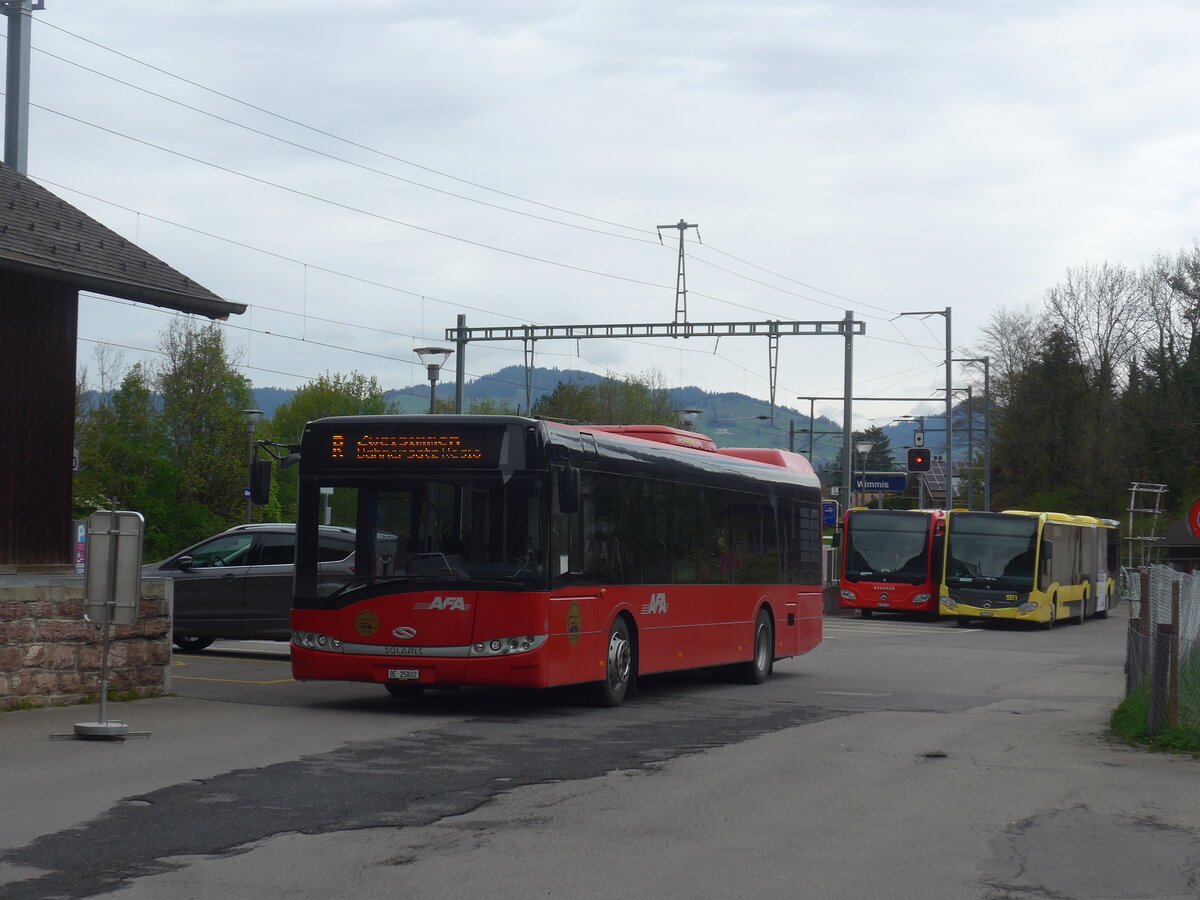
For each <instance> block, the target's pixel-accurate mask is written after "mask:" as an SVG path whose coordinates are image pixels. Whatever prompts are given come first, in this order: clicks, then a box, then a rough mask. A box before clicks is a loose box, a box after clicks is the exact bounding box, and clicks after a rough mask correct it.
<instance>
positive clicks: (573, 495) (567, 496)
mask: <svg viewBox="0 0 1200 900" xmlns="http://www.w3.org/2000/svg"><path fill="white" fill-rule="evenodd" d="M558 509H559V512H562V513H566V514H567V515H570V514H571V513H577V512H579V470H578V469H576V468H575V467H574V466H572V465H571V464H570V463H568V464H567V465H566V466H564V467H563V468H561V469H559V470H558Z"/></svg>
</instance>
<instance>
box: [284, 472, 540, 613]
mask: <svg viewBox="0 0 1200 900" xmlns="http://www.w3.org/2000/svg"><path fill="white" fill-rule="evenodd" d="M323 487H324V490H323V491H322V494H323V497H322V500H323V502H324V503H326V504H328V507H329V510H330V513H329V518H331V519H332V523H333V524H337V525H347V526H349V527H353V528H355V529H356V540H355V560H354V569H353V572H322V573H321V575H320V579H321V582H322V589H321V590H320V593H321V594H323V595H329V594H330V591H331V590H332V595H333V596H336V595H339V594H344V593H346V592H347V591H350V590H353V589H355V588H357V587H361V586H363V585H367V584H378V583H382V582H388V583H404V582H412V583H414V584H416V583H419V584H420V585H422V586H425V587H428V585H429V584H430V583H443V582H444V583H453V584H455V585H457V586H460V587H468V586H469V585H470V584H471V583H477V585H478V586H482V585H484V584H487V585H497V584H498V583H499V584H504V585H506V586H508V587H509V589H513V588H517V589H520V588H522V587H526V588H541V589H544V588H545V587H546V586H547V574H546V571H547V569H546V552H547V551H546V530H547V529H546V527H545V524H544V523H545V522H548V518H549V517H548V515H545V514H544V509H543V502H542V497H543V493H544V492H543V490H542V482H541V480H540V479H537V478H534V477H530V476H520V475H515V476H512V477H510V478H509V479H508V480H507V482H504V481H502V480H501V478H499V477H495V478H480V477H478V476H475V477H472V478H463V479H458V480H454V479H443V478H439V479H437V480H434V479H430V478H412V479H396V480H389V481H388V482H387V484H386V487H384V486H376V485H375V484H372V483H369V482H362V483H358V484H347V482H346V480H345V479H344V478H339V479H337V480H336V481H334V482H332V483H331V484H328V485H323ZM331 489H332V492H330V490H331ZM331 581H339V583H338V584H332V583H331ZM297 588H298V593H304V591H303V590H302V585H300V584H299V583H298V585H297Z"/></svg>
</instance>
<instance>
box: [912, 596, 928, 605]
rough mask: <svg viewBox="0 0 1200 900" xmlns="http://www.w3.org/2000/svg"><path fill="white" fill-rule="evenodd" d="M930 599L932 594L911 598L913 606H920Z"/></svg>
mask: <svg viewBox="0 0 1200 900" xmlns="http://www.w3.org/2000/svg"><path fill="white" fill-rule="evenodd" d="M932 599H933V594H917V596H915V597H913V598H912V602H913V604H914V605H915V606H920V605H921V604H922V603H928V602H929V601H930V600H932Z"/></svg>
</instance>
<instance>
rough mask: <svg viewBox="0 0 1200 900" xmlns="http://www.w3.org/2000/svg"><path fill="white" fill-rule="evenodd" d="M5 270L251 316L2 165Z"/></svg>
mask: <svg viewBox="0 0 1200 900" xmlns="http://www.w3.org/2000/svg"><path fill="white" fill-rule="evenodd" d="M0 271H9V272H16V273H19V274H22V275H29V276H33V277H36V278H44V279H46V280H48V281H55V282H59V283H62V284H68V285H72V286H74V287H76V288H78V289H80V290H85V291H94V292H96V293H98V294H104V295H105V296H107V297H119V298H121V299H123V300H138V301H141V302H143V303H150V304H153V305H154V306H162V307H166V308H167V309H176V310H179V311H180V312H187V313H198V314H200V315H204V316H208V317H209V318H211V319H226V318H228V317H229V315H230V313H236V314H240V313H244V312H245V311H246V305H245V304H244V303H231V302H230V301H228V300H222V299H221V298H220V297H218V296H217V295H216V294H214V293H213V292H212V291H210V290H208V289H207V288H204V287H201V286H200V285H198V284H196V282H194V281H192V280H191V279H190V278H188V277H187V276H186V275H183V274H182V273H180V272H177V271H176V270H175V269H172V268H171V267H170V266H168V265H167V264H166V263H165V262H163V261H162V260H160V259H158V258H157V257H154V256H151V255H150V254H149V253H147V252H146V251H145V250H143V249H141V248H140V247H138V246H137V245H136V244H134V243H132V242H131V241H127V240H125V238H123V237H121V236H120V235H119V234H117V233H116V232H115V231H112V230H110V229H108V228H106V227H105V226H103V225H101V224H100V223H99V222H97V221H96V220H95V219H93V218H91V216H88V215H86V214H85V213H83V212H81V211H80V210H78V209H76V208H75V207H74V206H72V205H71V204H70V203H67V201H65V200H63V199H61V198H60V197H57V196H55V195H54V194H52V193H50V191H48V190H46V189H45V188H44V187H42V186H41V185H40V184H38V183H37V182H36V181H33V180H32V179H31V178H29V177H27V176H25V175H22V174H21V173H20V172H18V171H17V170H16V169H13V168H12V167H10V166H6V165H3V164H2V163H0Z"/></svg>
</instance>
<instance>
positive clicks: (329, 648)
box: [292, 631, 342, 653]
mask: <svg viewBox="0 0 1200 900" xmlns="http://www.w3.org/2000/svg"><path fill="white" fill-rule="evenodd" d="M292 643H293V644H295V645H296V646H297V647H303V648H304V649H305V650H325V651H326V652H329V653H341V652H342V642H341V641H340V640H338V639H337V638H335V637H330V636H329V635H327V634H317V633H316V632H313V631H293V632H292Z"/></svg>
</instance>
